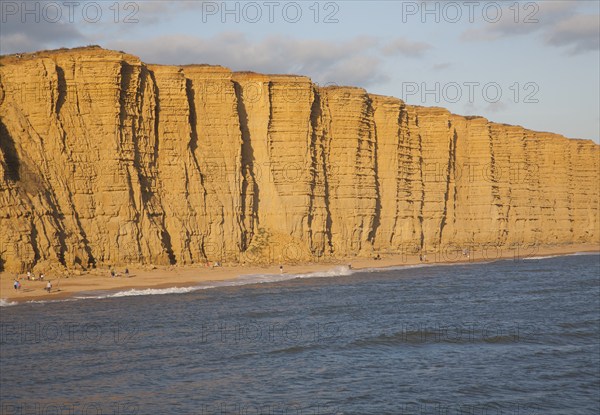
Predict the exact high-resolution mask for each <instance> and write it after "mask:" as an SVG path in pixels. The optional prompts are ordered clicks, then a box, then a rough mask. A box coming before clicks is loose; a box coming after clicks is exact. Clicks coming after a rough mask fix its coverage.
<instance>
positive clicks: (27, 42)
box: [0, 18, 89, 54]
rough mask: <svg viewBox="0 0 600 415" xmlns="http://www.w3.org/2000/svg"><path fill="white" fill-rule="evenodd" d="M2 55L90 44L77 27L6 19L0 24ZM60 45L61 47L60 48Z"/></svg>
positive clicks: (0, 48)
mask: <svg viewBox="0 0 600 415" xmlns="http://www.w3.org/2000/svg"><path fill="white" fill-rule="evenodd" d="M0 38H1V40H0V53H2V54H8V53H16V52H33V51H36V50H40V49H46V48H57V47H61V46H76V45H81V44H85V43H88V42H89V39H88V38H87V37H86V36H85V35H84V34H83V33H81V32H80V31H79V30H77V28H76V27H75V25H73V24H70V23H65V22H60V21H59V22H56V23H51V22H47V21H44V20H41V21H40V22H39V23H36V22H35V21H34V20H33V19H32V20H29V21H25V22H24V23H21V21H20V19H8V18H7V19H6V22H5V23H2V24H0ZM58 45H60V46H58Z"/></svg>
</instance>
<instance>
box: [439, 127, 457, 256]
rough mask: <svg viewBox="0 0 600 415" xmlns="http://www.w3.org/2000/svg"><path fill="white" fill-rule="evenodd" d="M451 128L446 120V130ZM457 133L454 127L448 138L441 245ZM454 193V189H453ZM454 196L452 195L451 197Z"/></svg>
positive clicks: (451, 179) (451, 181) (446, 215)
mask: <svg viewBox="0 0 600 415" xmlns="http://www.w3.org/2000/svg"><path fill="white" fill-rule="evenodd" d="M450 129H451V123H450V121H448V130H450ZM457 137H458V135H457V134H456V129H453V134H452V136H451V138H450V139H449V140H448V167H447V169H446V177H445V182H446V190H445V191H444V206H443V210H442V217H441V220H440V233H439V239H438V245H439V246H440V247H441V246H443V245H442V243H443V232H444V227H445V226H446V221H447V217H448V201H449V199H450V191H451V187H452V184H453V183H454V177H455V175H456V172H455V170H454V166H455V164H456V140H457ZM455 193H456V190H455ZM453 198H454V197H453Z"/></svg>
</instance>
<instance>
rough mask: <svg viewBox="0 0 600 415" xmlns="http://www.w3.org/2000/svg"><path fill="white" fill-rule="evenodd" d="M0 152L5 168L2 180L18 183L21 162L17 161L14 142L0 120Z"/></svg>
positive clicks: (17, 156)
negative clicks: (0, 152)
mask: <svg viewBox="0 0 600 415" xmlns="http://www.w3.org/2000/svg"><path fill="white" fill-rule="evenodd" d="M0 151H2V155H3V156H4V162H5V166H6V167H5V171H4V180H7V181H12V182H17V181H19V180H20V179H21V176H20V174H19V168H20V167H21V162H20V160H19V155H18V153H17V149H16V148H15V141H14V140H13V138H12V137H11V135H10V133H9V132H8V129H7V128H6V125H4V122H2V120H0Z"/></svg>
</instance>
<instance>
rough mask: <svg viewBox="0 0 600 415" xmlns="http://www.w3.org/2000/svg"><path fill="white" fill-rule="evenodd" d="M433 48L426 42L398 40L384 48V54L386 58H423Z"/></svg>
mask: <svg viewBox="0 0 600 415" xmlns="http://www.w3.org/2000/svg"><path fill="white" fill-rule="evenodd" d="M431 48H432V46H431V45H430V44H429V43H425V42H412V41H410V40H407V39H403V38H397V39H394V40H392V41H391V42H390V43H388V44H387V45H386V46H384V47H383V49H382V52H383V54H384V55H386V56H393V55H403V56H407V57H413V58H414V57H421V56H423V54H424V53H425V52H426V51H427V50H429V49H431Z"/></svg>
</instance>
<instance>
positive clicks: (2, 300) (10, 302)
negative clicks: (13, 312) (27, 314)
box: [0, 298, 18, 307]
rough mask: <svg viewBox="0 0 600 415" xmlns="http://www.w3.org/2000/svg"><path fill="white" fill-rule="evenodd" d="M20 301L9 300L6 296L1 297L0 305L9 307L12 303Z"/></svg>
mask: <svg viewBox="0 0 600 415" xmlns="http://www.w3.org/2000/svg"><path fill="white" fill-rule="evenodd" d="M17 304H18V303H17V302H16V301H8V300H5V299H4V298H0V307H9V306H11V305H17Z"/></svg>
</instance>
